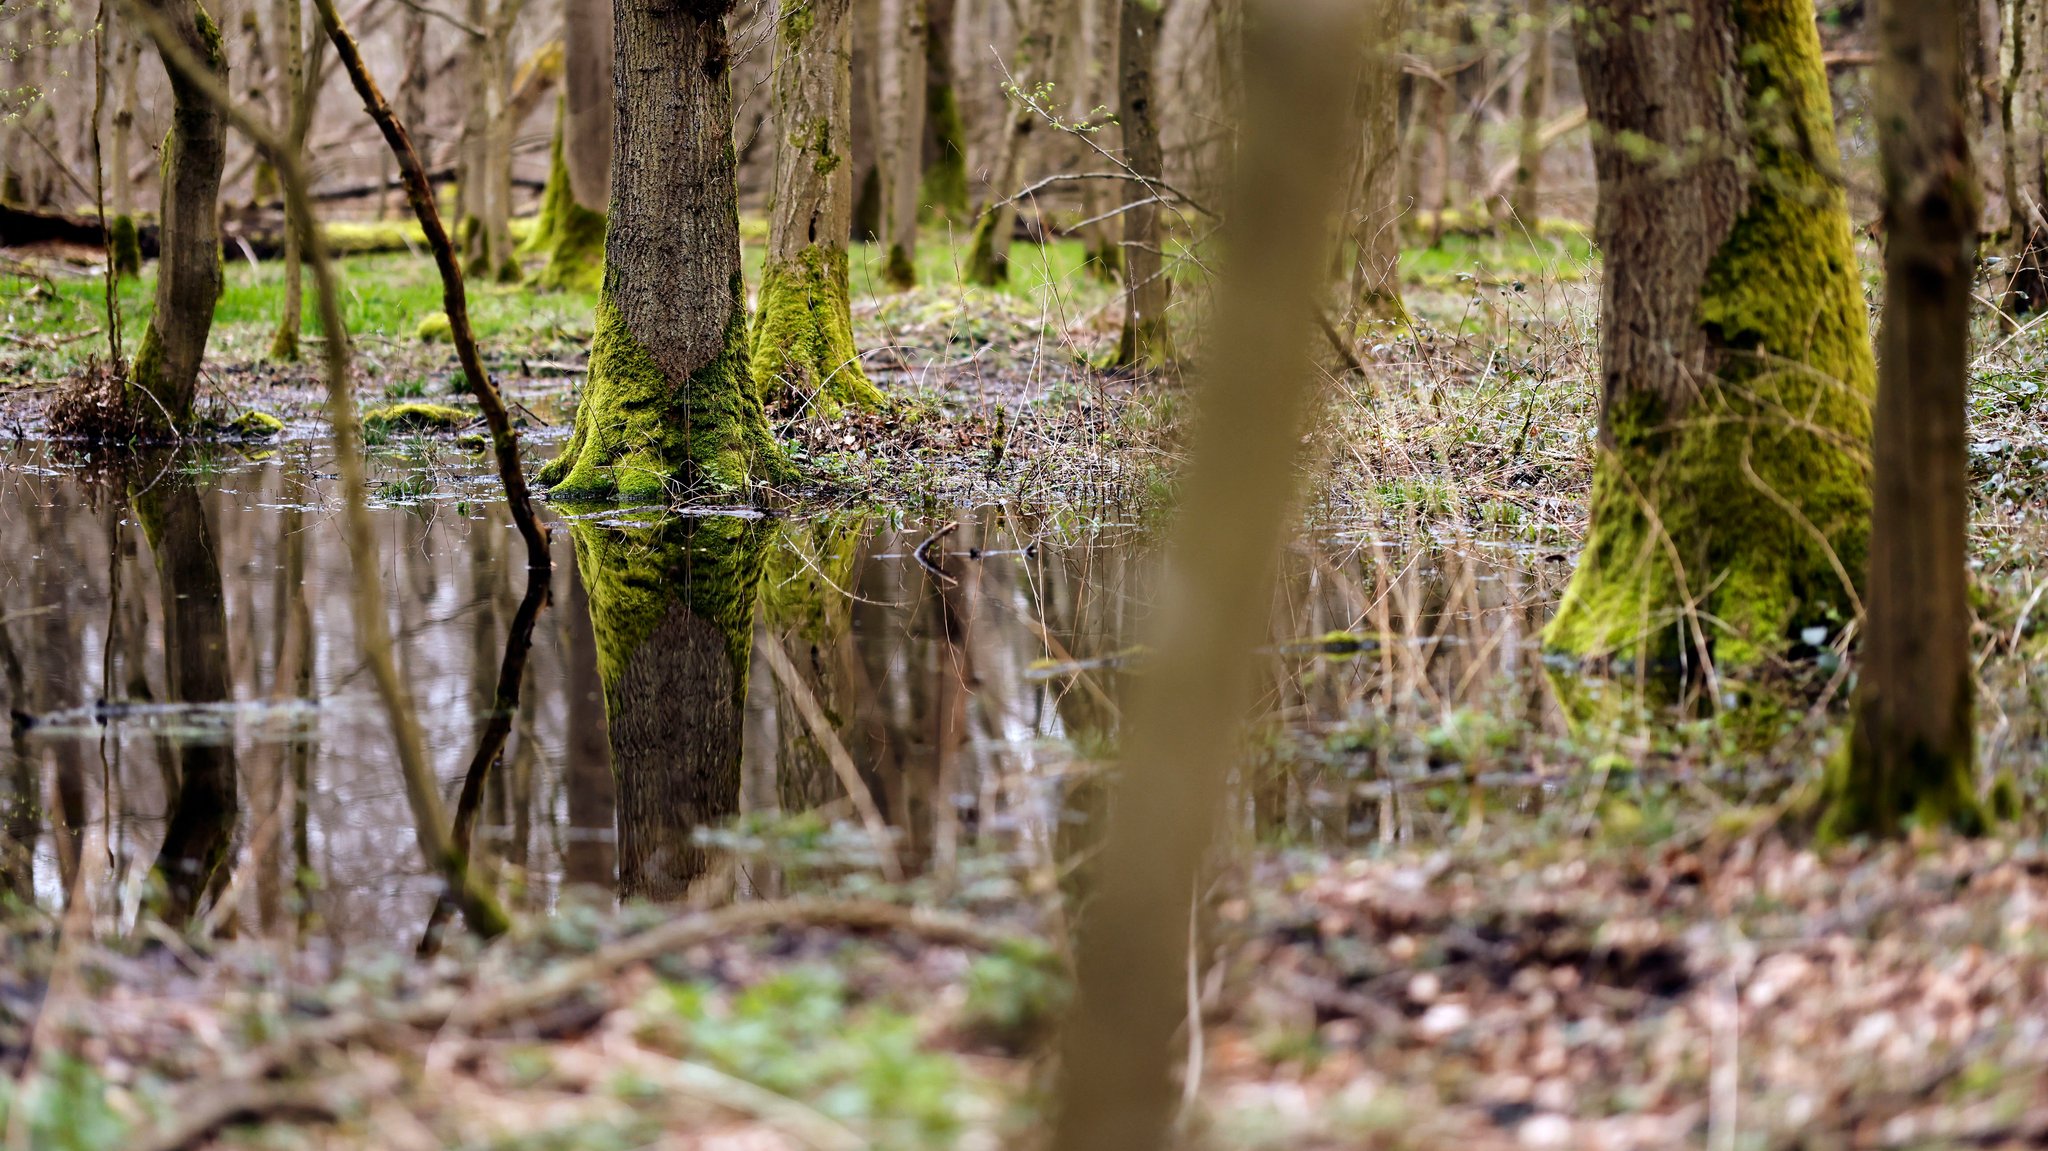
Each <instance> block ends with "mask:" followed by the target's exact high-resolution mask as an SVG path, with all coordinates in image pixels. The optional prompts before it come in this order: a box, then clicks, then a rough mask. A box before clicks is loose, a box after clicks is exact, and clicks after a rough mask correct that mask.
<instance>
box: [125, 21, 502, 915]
mask: <svg viewBox="0 0 2048 1151" xmlns="http://www.w3.org/2000/svg"><path fill="white" fill-rule="evenodd" d="M123 3H124V4H125V5H126V6H127V8H128V11H129V14H130V15H131V16H132V17H133V18H134V19H135V21H136V22H137V23H138V24H140V25H141V26H142V27H143V28H144V30H146V31H147V32H148V33H149V36H150V38H151V39H152V40H154V41H155V42H156V45H157V48H158V49H159V50H160V51H161V53H162V54H163V58H164V61H165V63H167V64H168V65H170V66H171V67H174V68H176V69H177V70H178V72H179V74H180V75H182V76H184V77H185V78H186V79H187V80H188V81H190V82H191V83H192V84H193V86H194V87H196V88H198V89H199V90H200V91H201V92H204V93H205V94H206V97H207V98H208V99H209V100H211V101H213V103H214V104H215V105H217V106H218V107H219V108H220V109H221V111H222V112H223V113H224V114H225V115H226V116H227V118H228V120H229V122H230V123H232V124H233V125H234V126H235V128H236V130H238V131H240V132H241V133H242V134H243V135H245V136H247V137H248V138H249V139H250V140H251V141H253V142H254V143H255V145H256V147H257V148H258V149H259V150H261V151H262V152H264V153H265V154H266V155H268V156H269V157H270V160H271V164H272V165H273V167H274V168H275V169H276V171H277V177H278V182H279V183H280V184H281V185H283V187H284V193H285V197H286V200H287V201H288V203H289V205H290V208H291V210H290V212H288V213H287V215H288V217H290V218H291V220H292V226H293V227H295V228H297V229H298V230H299V233H300V235H299V243H300V246H301V248H302V250H303V251H304V252H305V254H306V262H307V263H308V264H309V265H310V266H311V267H312V269H313V285H314V289H315V295H316V297H317V298H318V300H319V304H320V326H321V329H322V336H323V339H324V341H325V343H326V345H327V355H326V359H327V371H326V377H327V404H328V410H329V418H330V419H331V420H332V421H333V424H334V449H335V450H334V454H335V459H336V462H337V464H338V465H339V467H340V468H341V487H342V507H343V516H342V526H343V536H344V538H345V539H346V541H347V543H348V552H349V560H350V562H351V564H352V565H353V566H354V568H355V579H354V580H353V581H352V586H351V590H352V592H353V596H352V606H353V609H354V613H355V617H356V633H357V638H358V639H359V640H360V641H361V643H362V645H363V654H364V658H365V660H366V661H367V662H368V663H369V665H370V673H371V676H372V678H373V679H375V681H376V683H377V694H378V696H379V697H380V698H381V699H382V700H383V703H384V710H385V713H386V715H387V716H388V717H389V719H390V722H391V737H392V742H393V743H395V744H396V745H397V750H398V764H399V769H400V773H401V774H402V775H403V776H404V782H405V798H406V803H407V805H408V806H409V807H410V808H411V809H412V817H413V825H414V831H415V833H416V835H417V837H418V841H419V848H420V855H421V857H422V859H423V860H424V861H425V863H426V865H427V868H428V870H430V871H433V872H436V873H438V874H440V875H441V876H442V878H443V880H444V881H445V882H446V883H447V884H448V887H449V889H450V890H451V891H453V892H455V898H456V899H457V901H458V903H459V904H460V906H461V908H462V914H463V918H464V919H465V920H467V921H468V923H469V926H470V929H471V930H473V931H475V932H476V933H477V934H479V935H481V936H483V937H485V938H487V939H489V938H495V937H497V936H499V935H502V934H504V933H505V931H506V930H507V929H508V928H510V926H511V922H510V920H508V919H507V918H506V916H505V912H504V910H503V909H502V908H500V907H499V906H498V903H497V900H495V899H494V898H492V897H491V894H490V893H489V892H487V891H484V890H483V889H482V888H481V887H480V886H478V885H477V884H476V883H475V882H474V881H473V880H472V879H471V878H470V876H469V871H468V868H467V867H466V866H465V865H464V862H463V860H462V859H460V858H459V857H457V856H456V854H455V851H454V845H453V843H452V842H451V840H450V836H449V833H448V827H447V822H446V817H445V815H444V814H443V811H442V807H441V791H440V786H439V784H438V783H437V782H436V781H435V779H434V770H433V766H432V765H431V764H430V763H429V762H428V760H427V747H426V737H425V735H424V734H423V733H422V732H421V731H420V723H419V716H418V714H417V713H416V712H415V710H414V708H413V700H412V693H411V692H410V691H409V690H408V689H407V687H406V685H405V681H404V680H403V679H401V678H400V677H399V674H398V662H397V660H395V659H394V658H392V643H391V624H390V621H388V620H387V619H386V618H385V616H384V575H383V569H382V568H380V567H379V566H378V565H377V541H376V536H375V532H374V531H373V529H372V527H371V524H370V509H369V481H368V479H367V477H366V476H365V473H364V469H363V453H362V434H361V428H359V427H358V426H357V423H356V407H355V399H354V395H353V390H352V386H351V381H350V374H349V349H348V329H347V325H346V322H345V321H344V319H343V317H342V314H341V290H340V285H339V284H338V283H337V282H336V280H335V276H334V266H333V264H332V262H331V261H329V259H328V256H327V240H326V237H325V236H323V235H322V234H321V232H320V228H319V227H318V225H317V224H316V223H315V222H314V217H313V199H312V196H311V195H310V194H309V192H308V189H309V187H310V182H309V181H308V180H307V179H306V171H305V167H304V165H303V164H301V163H300V160H299V157H298V155H297V154H296V153H295V152H294V151H293V149H292V148H291V147H290V145H289V143H288V142H287V141H286V140H285V139H284V138H283V137H282V136H281V135H280V134H279V133H277V132H275V131H274V130H272V129H271V127H270V125H268V124H266V123H265V122H264V121H263V120H262V119H261V118H259V117H257V116H256V115H254V114H252V113H251V112H249V110H248V109H246V108H243V107H241V106H240V105H238V104H236V103H235V101H234V98H233V97H232V96H231V95H229V93H228V91H227V89H226V87H225V86H224V85H222V84H221V83H220V81H219V80H218V78H216V77H215V76H214V75H213V74H212V73H211V72H209V71H208V70H207V69H206V68H205V67H204V66H203V65H201V64H200V62H199V60H198V59H197V58H196V57H195V56H194V55H193V54H192V52H191V50H190V49H189V48H187V47H186V46H185V44H184V42H183V41H181V40H180V39H178V37H177V36H176V35H175V34H174V33H173V32H172V31H171V30H170V29H169V28H168V27H166V24H165V20H164V18H163V16H162V15H161V14H160V13H158V12H155V11H153V10H151V9H150V8H148V7H147V6H145V5H144V4H142V3H140V2H139V0H123Z"/></svg>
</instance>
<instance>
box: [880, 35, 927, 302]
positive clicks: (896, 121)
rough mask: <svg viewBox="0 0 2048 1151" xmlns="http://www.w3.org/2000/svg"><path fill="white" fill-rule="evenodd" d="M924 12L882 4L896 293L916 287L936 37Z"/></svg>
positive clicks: (890, 269) (887, 274) (885, 143)
mask: <svg viewBox="0 0 2048 1151" xmlns="http://www.w3.org/2000/svg"><path fill="white" fill-rule="evenodd" d="M925 12H926V8H925V0H882V40H883V44H884V49H883V51H884V54H883V57H882V101H881V103H882V116H881V120H882V167H883V179H882V187H883V190H884V194H885V195H886V196H887V197H888V207H889V210H888V216H887V221H886V223H887V234H886V237H885V239H886V241H887V243H888V245H889V255H888V259H887V261H886V262H885V263H884V265H883V276H884V278H885V279H886V280H887V281H888V282H889V284H890V286H892V287H895V288H913V287H916V286H917V218H918V215H919V204H918V200H919V192H920V191H921V190H922V189H923V185H924V153H925V108H926V102H927V95H926V92H925V84H926V80H927V60H928V56H929V53H930V45H929V44H928V43H927V42H926V41H927V39H928V37H929V36H930V34H931V26H930V24H929V23H928V22H927V20H926V18H925Z"/></svg>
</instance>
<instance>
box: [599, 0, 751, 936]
mask: <svg viewBox="0 0 2048 1151" xmlns="http://www.w3.org/2000/svg"><path fill="white" fill-rule="evenodd" d="M621 7H622V8H623V7H624V4H621ZM620 31H621V32H622V33H623V32H624V31H625V28H624V26H623V25H622V27H621V29H620ZM623 38H624V37H623V36H622V37H621V39H623ZM622 111H623V109H622ZM618 175H619V173H618V172H617V171H614V172H613V177H614V179H617V177H618ZM614 206H615V207H617V206H619V204H618V202H617V201H614ZM570 530H571V531H572V532H573V533H574V534H575V537H576V567H577V570H578V572H579V573H581V575H582V578H583V585H584V587H585V588H587V589H588V592H589V597H590V625H591V630H592V633H593V635H594V636H595V638H596V646H597V663H598V669H599V677H600V679H601V680H602V682H603V684H604V698H605V710H606V713H607V715H608V720H607V724H608V732H609V740H610V745H611V761H612V772H613V775H614V777H615V778H616V780H617V783H618V865H619V894H620V896H621V897H623V898H639V899H651V900H655V901H673V900H678V899H681V898H682V897H683V896H685V895H687V894H688V893H689V888H690V884H691V883H692V882H693V881H694V880H696V879H697V878H698V877H699V876H701V875H703V874H704V872H705V870H706V869H707V867H708V866H709V864H710V860H711V854H710V852H709V851H707V850H706V849H705V848H704V847H703V846H702V845H700V844H698V843H697V842H695V840H694V833H695V832H696V830H697V829H698V828H700V827H706V826H714V825H716V824H718V823H720V822H723V821H724V820H726V819H728V818H730V817H731V816H733V815H735V814H737V813H738V811H739V798H740V761H741V754H742V732H743V728H744V717H745V702H746V691H747V667H748V661H749V657H750V654H751V652H752V642H753V618H754V601H755V600H756V598H758V595H759V592H760V586H761V571H762V562H763V558H764V552H763V537H762V528H761V526H760V525H759V524H758V523H752V522H749V521H746V520H742V519H739V518H736V517H731V516H713V517H703V518H694V517H678V518H672V519H669V520H666V521H664V522H662V523H661V524H659V525H656V526H652V527H645V528H630V529H623V530H622V529H616V528H606V527H599V526H596V525H594V524H586V523H583V522H578V523H575V524H573V525H571V529H570Z"/></svg>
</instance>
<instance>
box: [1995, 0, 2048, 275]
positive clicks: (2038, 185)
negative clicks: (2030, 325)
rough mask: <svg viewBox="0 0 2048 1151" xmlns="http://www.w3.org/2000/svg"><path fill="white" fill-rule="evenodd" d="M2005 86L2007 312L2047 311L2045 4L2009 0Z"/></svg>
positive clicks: (2047, 72)
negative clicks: (2009, 231)
mask: <svg viewBox="0 0 2048 1151" xmlns="http://www.w3.org/2000/svg"><path fill="white" fill-rule="evenodd" d="M2006 27H2007V34H2008V35H2009V36H2010V37H2011V38H2012V46H2011V49H2010V51H2009V52H2007V54H2006V56H2007V65H2006V67H2007V71H2006V88H2005V92H2004V93H2003V103H2002V106H2001V108H2000V110H1999V112H2000V117H2001V120H2002V122H2003V123H2004V126H2005V128H2006V136H2007V139H2008V144H2007V147H2008V148H2009V149H2010V151H2011V153H2012V160H2011V161H2010V163H2009V164H2008V165H2007V169H2006V170H2007V173H2008V175H2009V177H2010V181H2009V183H2008V186H2007V196H2008V200H2009V203H2008V220H2009V223H2010V226H2011V229H2012V236H2011V237H2010V239H2009V242H2010V244H2011V252H2012V257H2013V272H2012V279H2011V281H2010V283H2009V284H2008V285H2007V289H2006V299H2005V306H2006V310H2007V311H2009V312H2011V313H2013V314H2015V315H2030V314H2033V313H2037V312H2040V311H2043V310H2048V130H2044V121H2048V90H2044V85H2048V4H2043V3H2040V2H2039V0H2012V5H2011V8H2010V9H2009V20H2008V22H2007V25H2006Z"/></svg>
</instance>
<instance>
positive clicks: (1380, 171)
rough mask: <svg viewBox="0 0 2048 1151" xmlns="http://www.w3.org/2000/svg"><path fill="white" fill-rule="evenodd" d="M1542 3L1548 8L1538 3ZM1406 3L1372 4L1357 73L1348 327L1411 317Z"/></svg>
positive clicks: (1383, 0)
mask: <svg viewBox="0 0 2048 1151" xmlns="http://www.w3.org/2000/svg"><path fill="white" fill-rule="evenodd" d="M1539 2H1541V0H1539ZM1407 15H1408V5H1407V3H1406V0H1373V3H1372V6H1371V8H1370V9H1369V11H1368V12H1367V20H1368V22H1369V24H1370V26H1371V32H1370V33H1369V34H1368V38H1367V41H1366V45H1365V55H1364V59H1363V62H1362V63H1361V65H1360V67H1359V73H1358V89H1357V91H1358V106H1357V108H1356V118H1357V120H1358V123H1359V126H1360V128H1359V134H1358V139H1357V141H1356V145H1355V147H1356V154H1357V159H1358V163H1357V165H1356V167H1355V169H1354V170H1353V172H1352V174H1351V176H1352V178H1351V194H1350V212H1349V216H1350V219H1349V225H1350V229H1349V230H1350V232H1351V235H1350V236H1349V237H1348V239H1349V241H1350V247H1351V261H1352V262H1351V285H1350V288H1351V290H1350V304H1349V308H1348V312H1349V314H1348V316H1347V320H1348V321H1349V326H1350V327H1351V328H1353V329H1354V330H1355V329H1356V327H1357V325H1358V324H1359V323H1360V322H1361V321H1363V320H1367V319H1386V320H1395V319H1400V318H1401V317H1403V316H1405V315H1407V309H1406V308H1405V307H1404V306H1403V304H1402V302H1401V217H1402V215H1403V214H1404V212H1405V210H1406V209H1405V206H1404V205H1403V204H1402V202H1401V32H1402V30H1403V29H1404V28H1405V27H1406V21H1407Z"/></svg>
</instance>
